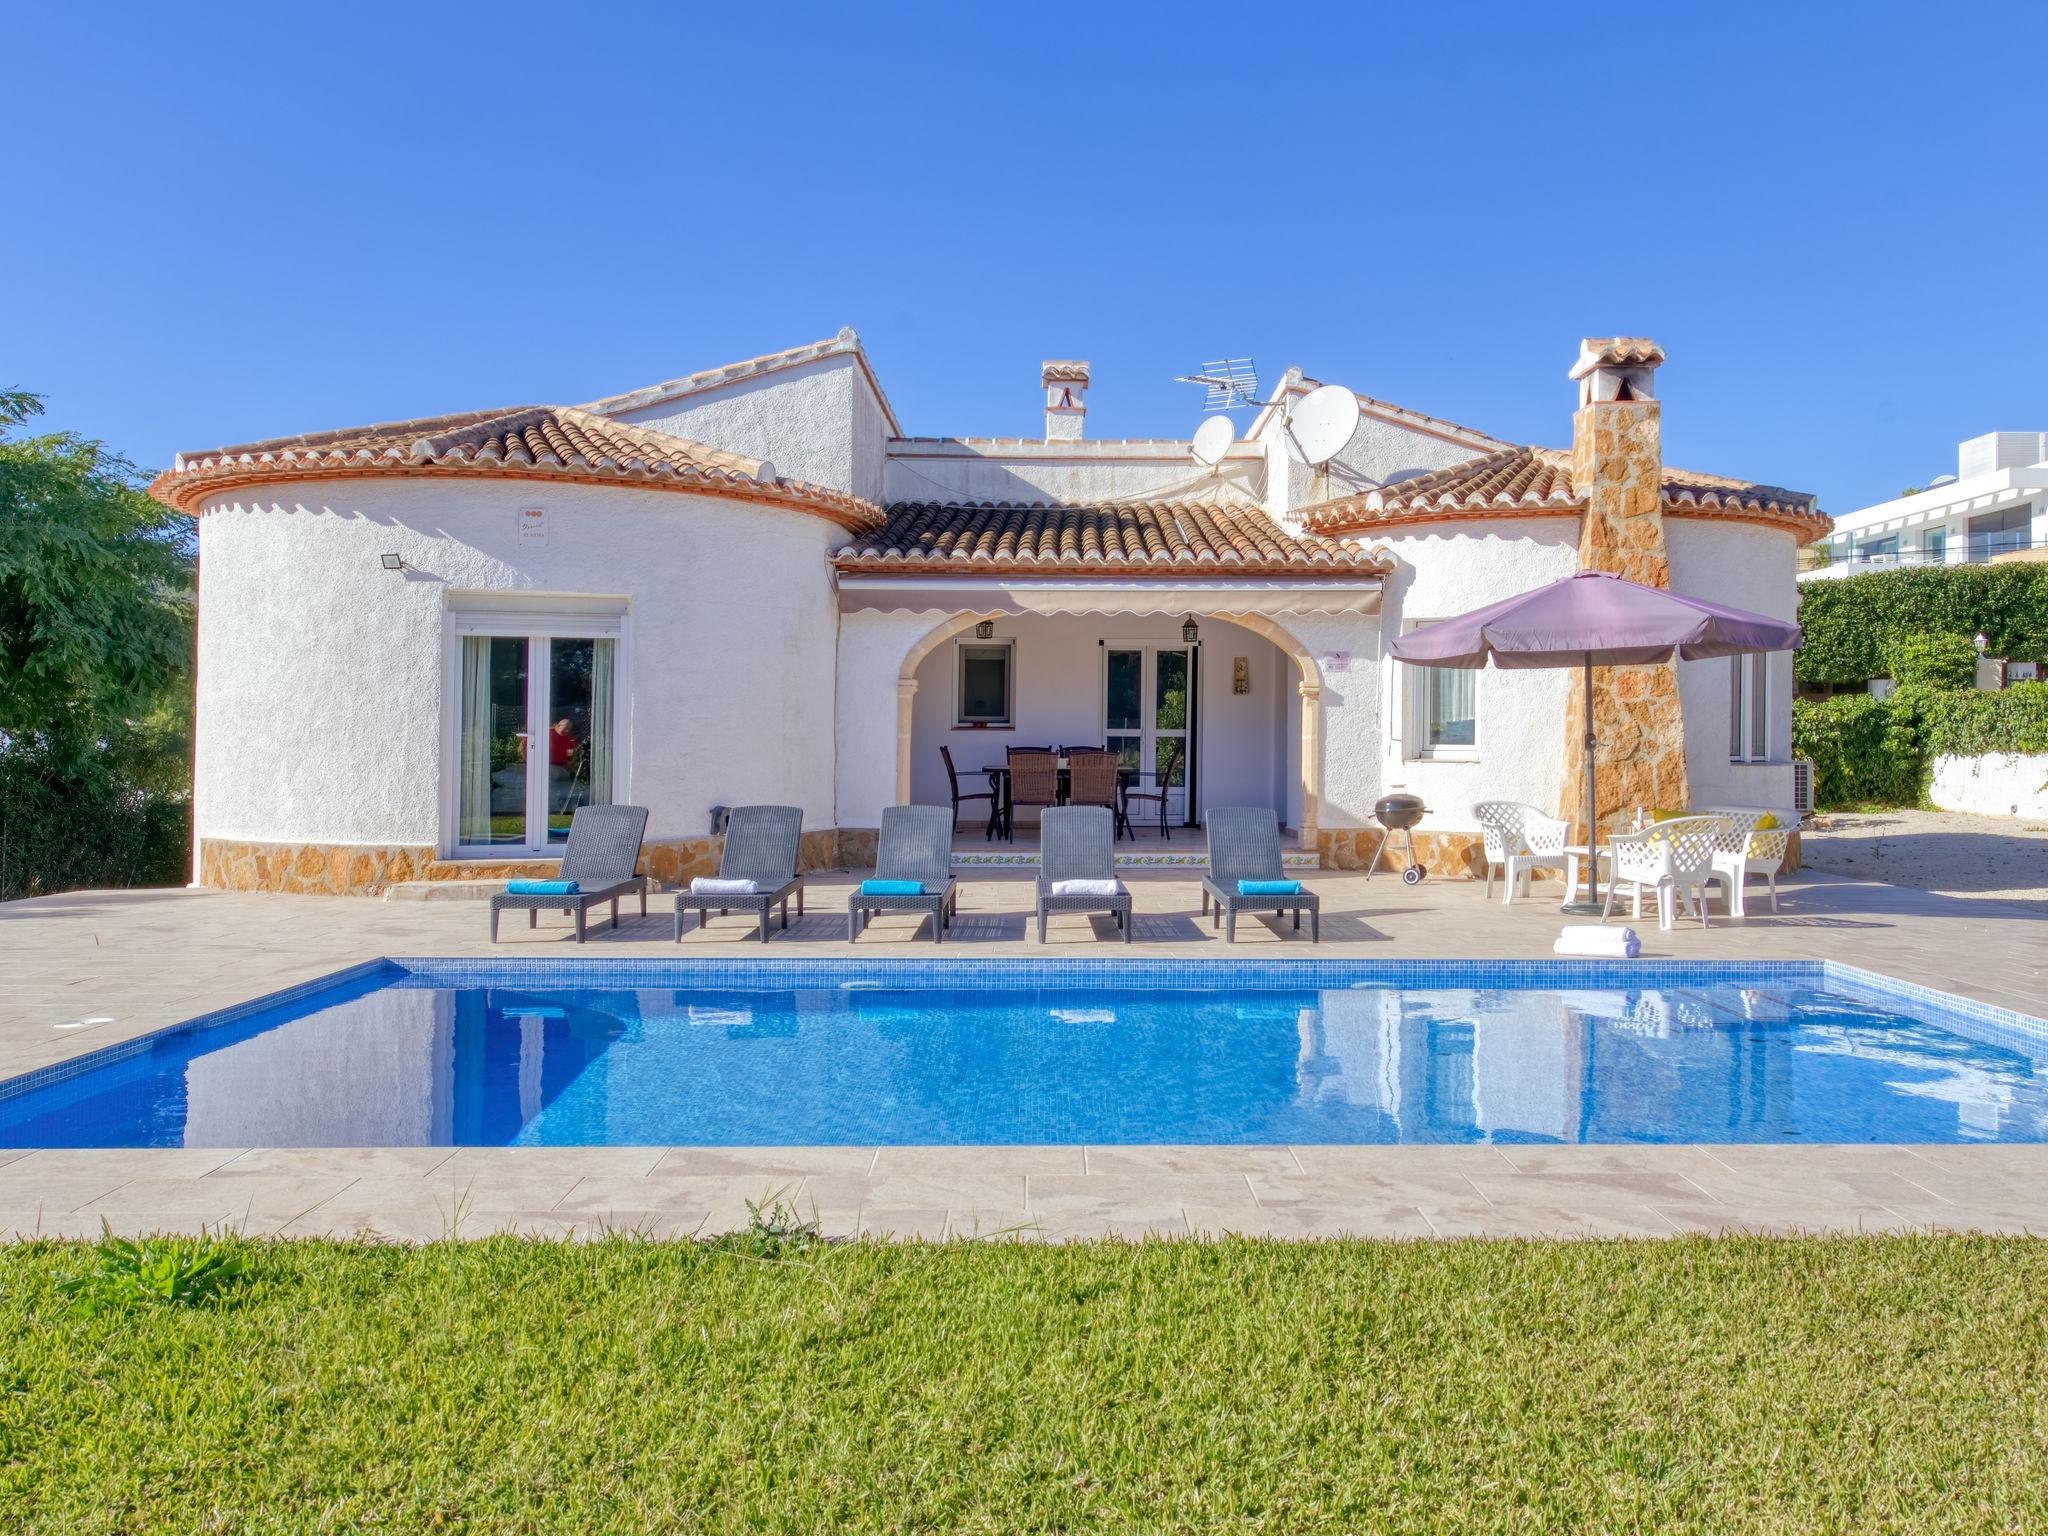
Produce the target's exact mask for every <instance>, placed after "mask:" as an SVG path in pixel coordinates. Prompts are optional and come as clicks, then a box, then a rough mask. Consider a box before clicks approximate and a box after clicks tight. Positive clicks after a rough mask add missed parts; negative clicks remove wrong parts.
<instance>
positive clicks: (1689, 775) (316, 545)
mask: <svg viewBox="0 0 2048 1536" xmlns="http://www.w3.org/2000/svg"><path fill="white" fill-rule="evenodd" d="M1662 361H1663V353H1662V352H1661V350H1659V349H1658V348H1656V347H1655V346H1654V345H1653V344H1651V343H1648V342H1645V341H1641V340H1637V339H1631V338H1615V339H1610V340H1597V341H1592V342H1588V343H1586V344H1584V346H1583V347H1582V348H1581V351H1580V355H1579V358H1578V361H1577V363H1576V365H1575V366H1574V367H1572V369H1571V370H1570V374H1571V377H1572V378H1573V379H1575V380H1576V381H1577V384H1576V389H1577V395H1578V406H1577V409H1576V412H1575V413H1574V414H1573V415H1572V417H1571V422H1570V440H1571V441H1570V447H1569V448H1568V449H1549V448H1536V447H1528V446H1522V445H1517V444H1513V443H1509V442H1504V441H1501V440H1499V439H1497V438H1494V437H1491V436H1488V435H1487V434H1485V433H1483V432H1478V431H1475V430H1473V429H1471V428H1468V427H1463V426H1459V425H1456V424H1455V423H1452V422H1448V421H1443V420H1439V419H1437V418H1435V417H1432V416H1427V415H1423V414H1421V413H1419V412H1416V411H1413V410H1408V409H1405V408H1403V407H1400V406H1395V405H1390V404H1387V403H1385V402H1383V401H1380V400H1375V399H1372V398H1370V397H1367V396H1364V395H1360V396H1358V404H1359V414H1358V426H1357V429H1356V431H1355V432H1354V433H1353V434H1352V436H1351V438H1350V440H1349V442H1347V443H1346V444H1345V445H1344V446H1343V447H1342V448H1341V450H1339V451H1338V452H1337V453H1336V454H1335V456H1334V457H1332V458H1329V459H1328V460H1327V461H1326V462H1325V463H1323V464H1322V465H1320V466H1312V465H1310V464H1308V463H1304V462H1301V458H1300V455H1299V454H1298V453H1297V452H1295V451H1293V450H1291V449H1290V446H1289V438H1290V425H1289V421H1290V413H1291V411H1292V409H1293V407H1294V404H1295V403H1296V402H1297V401H1298V400H1300V399H1301V398H1302V397H1304V396H1305V395H1306V394H1307V393H1308V392H1309V391H1310V390H1311V389H1313V388H1315V387H1316V381H1314V380H1312V379H1308V378H1305V377H1303V376H1302V374H1301V372H1300V370H1298V369H1297V370H1290V371H1289V372H1288V373H1287V374H1286V375H1285V376H1284V377H1283V379H1282V380H1281V382H1280V384H1279V386H1278V389H1277V392H1276V393H1275V397H1274V400H1273V402H1272V403H1271V404H1268V405H1266V406H1264V407H1263V408H1260V409H1258V410H1257V412H1256V413H1255V414H1248V415H1246V416H1244V417H1241V418H1240V420H1239V422H1238V428H1239V433H1240V435H1239V437H1238V439H1237V440H1236V441H1235V443H1234V444H1233V445H1232V446H1231V447H1230V448H1229V449H1228V451H1227V452H1226V453H1224V454H1223V456H1222V457H1221V459H1220V461H1219V462H1217V463H1215V464H1214V465H1213V466H1212V465H1209V464H1205V463H1203V462H1201V461H1199V460H1198V459H1197V458H1196V457H1195V456H1194V455H1193V454H1192V452H1191V444H1190V442H1189V441H1186V440H1178V441H1156V440H1146V441H1125V440H1116V439H1107V440H1105V439H1097V438H1091V437H1089V436H1088V435H1087V434H1086V431H1085V427H1086V421H1087V410H1088V405H1087V392H1088V386H1089V383H1090V370H1089V367H1088V364H1086V363H1084V362H1069V361H1056V362H1048V363H1045V364H1044V365H1043V367H1042V369H1041V370H1040V373H1039V375H1038V378H1037V384H1038V387H1039V388H1040V389H1042V390H1043V392H1044V396H1045V402H1046V404H1045V434H1044V438H1043V439H1042V440H1039V439H1030V440H1022V439H1015V438H986V437H981V438H977V437H944V436H941V437H916V436H911V435H909V434H908V433H907V432H906V431H905V430H904V427H903V426H902V424H901V423H899V421H898V420H897V417H896V414H895V412H894V411H893V410H892V409H891V408H890V405H889V401H888V398H887V396H886V395H885V394H884V392H883V389H882V385H881V382H880V380H879V379H878V377H877V375H876V372H875V370H874V368H873V366H872V364H871V362H870V360H869V358H868V356H867V354H866V352H865V351H864V350H863V348H862V346H861V343H860V340H859V338H858V337H857V336H855V334H854V333H853V332H852V331H851V330H846V331H841V332H840V333H839V335H838V336H836V337H834V338H832V339H830V340H827V341H822V342H818V343H815V344H813V345H809V346H803V347H797V348H794V349H792V350H790V351H786V352H778V353H774V354H771V355H769V356H765V357H757V358H752V359H749V360H747V361H745V362H741V363H735V364H731V365H729V366H726V367H722V368H714V369H710V370H708V371H705V372H699V373H692V374H688V375H686V376H684V377H681V378H676V379H671V380H668V381H666V382H663V383H659V384H654V385H651V386H649V387H647V388H644V389H637V390H633V391H631V392H629V393H625V394H619V395H614V396H611V397H609V398H607V399H603V400H596V401H592V402H589V403H587V404H584V405H579V406H553V405H538V406H520V407H515V408H511V409H496V410H481V411H466V412H461V413H458V414H454V415H447V416H439V417H433V418H428V419H424V420H416V421H405V422H397V423H386V424H381V425H376V426H368V427H360V428H354V429H347V430H341V431H327V432H314V433H308V434H306V435H304V436H300V437H292V438H281V439H274V440H271V441H267V442H258V443H250V444H246V445H243V446H238V447H230V448H220V449H214V450H209V451H206V452H197V453H188V454H183V455H180V456H179V458H178V460H177V462H176V464H175V465H174V466H173V467H172V468H170V469H168V470H166V471H164V472H163V473H162V474H161V475H159V476H158V477H157V479H156V481H155V482H154V484H153V485H152V487H151V489H152V492H153V494H155V495H156V496H157V497H158V498H159V499H161V500H163V501H165V502H167V503H168V504H170V505H172V506H175V507H178V508H180V509H182V510H184V511H185V512H187V513H189V514H190V515H192V516H193V517H194V518H196V519H197V522H198V532H199V551H200V562H199V569H200V586H199V641H198V652H199V655H198V713H197V720H198V740H197V763H196V773H195V843H196V853H195V869H194V878H195V880H197V881H199V882H201V883H204V884H207V885H219V886H229V887H233V888H236V889H271V890H288V891H330V892H345V893H372V892H377V891H380V890H383V889H384V888H386V887H387V886H389V885H392V884H395V883H401V882H407V881H418V880H434V879H454V878H479V877H483V876H487V875H497V874H502V873H506V872H509V871H512V870H516V869H519V868H521V867H522V866H532V865H541V864H544V862H545V861H546V860H547V859H548V858H550V857H551V856H553V855H555V854H558V853H559V850H560V847H561V842H562V839H563V838H564V837H565V835H566V827H567V823H568V817H569V813H570V812H571V811H572V810H573V809H574V808H575V807H576V806H577V805H581V804H586V803H593V802H606V801H618V802H631V803H633V804H638V805H645V806H647V807H648V808H649V810H650V813H651V814H650V820H649V827H648V838H649V842H648V850H647V855H646V861H645V867H646V869H647V870H648V871H649V872H650V873H653V874H655V875H657V876H659V877H661V878H663V879H668V880H675V879H681V878H686V877H687V876H689V875H691V874H694V873H699V872H704V871H706V870H708V869H709V868H710V867H711V866H712V864H713V863H715V842H714V840H713V838H712V837H711V833H712V830H713V827H714V818H715V815H716V810H717V808H719V807H724V806H730V805H735V804H742V803H761V802H769V803H777V804H786V805H795V806H800V807H802V808H803V812H804V823H805V828H806V834H807V835H806V847H805V857H806V860H807V861H808V862H809V863H810V864H811V865H813V866H831V865H849V866H858V865H860V864H861V863H863V862H865V861H866V860H867V859H868V858H869V857H870V856H871V853H872V846H873V836H874V834H873V830H872V829H873V828H874V827H875V826H876V824H877V821H878V819H879V815H880V812H881V810H882V808H883V807H885V806H888V805H891V804H895V803H899V802H906V801H915V802H922V803H936V804H945V803H947V800H948V795H949V782H948V778H947V772H946V763H945V761H944V760H943V759H942V756H941V750H940V749H941V748H945V749H947V750H948V752H949V753H950V756H951V759H952V762H953V764H954V766H955V768H956V770H957V772H958V776H959V780H960V784H959V787H960V789H961V791H962V792H973V791H985V790H987V788H988V781H987V779H986V778H985V777H984V775H983V774H982V772H981V770H983V769H984V768H986V767H991V766H999V765H1001V763H1002V762H1003V760H1004V754H1005V748H1006V747H1007V746H1010V745H1012V744H1022V745H1029V746H1065V745H1078V744H1087V745H1107V746H1109V747H1110V748H1111V749H1113V750H1116V751H1119V752H1120V753H1122V754H1123V756H1124V758H1125V760H1126V761H1127V762H1128V763H1131V764H1133V765H1135V766H1137V767H1139V768H1140V769H1141V771H1143V772H1145V773H1148V774H1151V775H1153V776H1155V777H1156V775H1157V773H1158V770H1159V769H1160V768H1161V767H1162V766H1163V765H1165V764H1166V763H1168V762H1177V764H1178V766H1177V768H1176V770H1175V773H1174V776H1173V782H1172V783H1171V785H1170V786H1169V790H1170V794H1171V802H1170V805H1169V807H1168V811H1169V815H1168V817H1167V820H1168V824H1169V826H1170V827H1171V828H1174V829H1182V828H1188V829H1191V828H1193V827H1196V826H1198V825H1199V822H1200V816H1201V812H1202V810H1203V808H1204V807H1207V806H1217V805H1260V806H1271V807H1272V808H1273V809H1274V810H1276V811H1277V812H1278V813H1279V815H1280V819H1281V821H1282V823H1283V824H1284V825H1285V826H1286V827H1287V828H1288V829H1289V835H1290V838H1291V840H1292V842H1293V843H1294V845H1295V846H1296V847H1297V849H1298V853H1297V855H1296V861H1297V862H1300V863H1304V864H1312V863H1315V862H1318V861H1320V862H1321V863H1322V864H1323V865H1325V866H1329V867H1357V866H1358V865H1359V863H1360V861H1361V860H1362V858H1364V857H1365V856H1366V855H1367V854H1369V852H1370V850H1371V846H1372V843H1373V841H1374V840H1376V835H1377V828H1376V826H1375V825H1374V823H1373V820H1372V810H1373V804H1374V802H1375V801H1376V800H1377V799H1378V798H1379V797H1380V796H1382V795H1384V794H1386V793H1388V792H1390V791H1393V790H1397V789H1400V790H1406V791H1408V792H1411V793H1415V794H1419V795H1421V796H1422V797H1423V798H1424V800H1425V801H1426V802H1427V804H1428V806H1429V807H1430V815H1429V817H1428V818H1427V820H1425V821H1424V823H1423V824H1422V828H1421V831H1422V833H1423V834H1424V836H1423V838H1422V842H1423V844H1424V848H1425V856H1426V858H1427V860H1428V862H1429V863H1430V864H1431V866H1432V867H1433V868H1434V869H1436V870H1437V871H1438V872H1440V873H1454V872H1457V873H1470V872H1473V871H1475V870H1476V869H1477V868H1478V858H1477V849H1476V843H1477V830H1476V829H1477V823H1476V821H1475V820H1474V817H1473V811H1472V807H1473V805H1474V804H1475V803H1476V802H1479V801H1482V800H1492V799H1506V800H1523V801H1529V802H1532V803H1534V804H1537V805H1539V806H1542V807H1544V808H1546V809H1553V810H1554V809H1559V808H1564V809H1566V810H1569V808H1570V807H1571V805H1572V802H1573V799H1574V792H1573V789H1572V785H1571V783H1570V773H1571V771H1572V765H1573V764H1574V763H1575V762H1576V759H1577V753H1578V747H1577V734H1578V727H1577V726H1576V725H1575V724H1574V723H1572V722H1571V720H1570V713H1571V710H1572V708H1573V706H1572V703H1571V701H1572V699H1573V697H1574V694H1575V682H1576V676H1577V674H1575V673H1563V672H1560V673H1545V672H1513V673H1501V672H1485V673H1456V672H1443V671H1427V672H1425V671H1413V672H1411V671H1410V670H1409V669H1406V668H1402V667H1398V666H1396V665H1395V664H1394V663H1393V662H1392V661H1391V660H1390V659H1389V657H1388V655H1387V651H1386V640H1387V637H1389V636H1391V635H1394V634H1397V633H1399V632H1400V631H1401V630H1403V629H1406V628H1412V627H1414V626H1416V625H1420V624H1426V623H1428V622H1430V621H1431V620H1433V619H1437V618H1442V617H1445V616H1448V615H1450V614H1454V613H1459V612H1463V611H1465V610H1467V609H1470V608H1473V607H1476V606H1478V605H1480V604H1483V603H1487V602H1491V601H1494V600H1496V599H1499V598H1502V597H1505V596H1508V595H1510V594H1512V593H1514V592H1517V591H1520V590H1524V589H1526V588H1530V587H1534V586H1538V585H1541V584H1542V583H1545V582H1548V581H1551V580H1553V579H1555V578H1557V577H1560V576H1563V575H1565V574H1567V573H1569V572H1570V571H1572V570H1573V569H1575V568H1577V567H1578V566H1580V565H1581V564H1582V563H1586V564H1597V565H1600V566H1602V567H1603V568H1606V569H1613V570H1617V571H1620V572H1621V573H1622V574H1625V575H1631V576H1633V577H1635V578H1636V579H1639V580H1649V581H1653V582H1658V581H1668V584H1669V585H1670V586H1671V587H1673V588H1675V589H1678V590H1682V591H1686V592H1691V593H1697V594H1699V595H1701V596H1703V597H1707V598H1711V599H1714V600H1716V601H1720V602H1726V603H1733V604H1736V605H1739V606H1741V607H1745V608H1750V609H1754V610H1758V611H1761V612H1764V613H1768V614H1772V615H1776V616H1780V617H1786V618H1789V617H1792V616H1793V614H1794V610H1795V607H1796V599H1797V589H1796V585H1795V568H1796V566H1797V563H1798V551H1799V549H1800V547H1801V546H1803V545H1805V544H1807V543H1810V542H1812V541H1813V540H1815V539H1818V538H1820V537H1822V536H1823V535H1825V534H1826V533H1827V531H1828V526H1829V525H1828V520H1827V519H1826V518H1825V517H1824V516H1822V515H1821V514H1820V513H1818V512H1817V511H1816V510H1815V507H1814V504H1813V500H1812V498H1811V497H1808V496H1805V495H1801V494H1798V493H1795V492H1791V491H1785V490H1780V489H1776V488H1774V487H1770V486H1764V485H1755V484H1751V483H1748V482H1746V481H1741V480H1733V479H1726V478H1722V477H1719V476H1713V475H1705V474H1698V473H1693V472H1688V471H1681V470H1676V469H1672V468H1668V467H1666V466H1665V465H1664V464H1663V462H1662V450H1661V444H1660V431H1659V412H1660V409H1661V407H1660V405H1659V403H1658V401H1657V400H1656V398H1655V393H1656V392H1655V390H1654V388H1653V384H1654V378H1655V370H1656V368H1657V367H1658V365H1659V364H1660V363H1661V362H1662ZM1019 384H1020V387H1026V386H1024V385H1023V381H1022V380H1020V381H1019ZM1563 387H1564V386H1563V380H1562V379H1561V380H1560V395H1562V393H1563ZM1564 415H1565V405H1564V401H1563V400H1562V399H1560V401H1559V417H1560V421H1559V426H1560V434H1559V435H1560V436H1561V437H1562V436H1563V435H1564V434H1563V430H1562V429H1563V427H1564V425H1565V423H1564V420H1563V418H1564ZM949 425H950V424H949ZM1789 662H1790V658H1789V657H1786V656H1772V657H1758V658H1742V659H1740V660H1739V661H1735V662H1731V661H1727V660H1719V661H1710V662H1697V663H1679V664H1678V665H1677V666H1675V667H1665V668H1643V669H1631V671H1635V672H1641V673H1643V674H1644V676H1642V677H1640V678H1633V679H1631V678H1627V677H1623V678H1620V679H1618V680H1617V681H1616V683H1615V686H1614V688H1613V694H1614V696H1615V698H1616V699H1617V700H1618V701H1619V702H1618V703H1617V704H1615V705H1614V706H1613V708H1612V711H1611V712H1609V711H1606V710H1603V711H1601V712H1600V713H1601V716H1602V717H1601V719H1600V721H1599V722H1598V723H1599V724H1600V727H1601V732H1602V751H1603V753H1605V754H1607V761H1608V763H1610V764H1611V765H1612V767H1611V769H1606V768H1603V772H1602V794H1603V806H1602V813H1603V817H1604V816H1605V815H1606V814H1608V813H1609V811H1610V810H1614V809H1618V808H1620V807H1621V806H1623V805H1625V804H1627V803H1629V801H1630V800H1631V799H1632V798H1633V799H1637V800H1647V799H1650V797H1654V803H1657V804H1686V803H1690V801H1689V799H1688V797H1693V798H1695V799H1696V800H1697V801H1698V803H1721V804H1742V805H1759V806H1773V807H1789V806H1790V805H1791V803H1792V786H1791V768H1790V764H1789V756H1790V753H1789V746H1790V742H1789V735H1790V707H1791V694H1792V678H1791V668H1790V665H1789ZM1604 697H1605V696H1604V695H1603V698H1604ZM1631 701H1639V702H1631ZM1610 771H1611V772H1612V774H1613V775H1614V779H1613V782H1612V783H1611V784H1610V783H1609V782H1608V775H1609V772H1610ZM986 812H987V802H985V801H977V802H972V803H971V804H970V805H969V806H968V807H966V808H964V809H963V811H962V817H961V823H960V829H961V837H960V839H959V847H960V849H961V852H962V856H963V857H966V858H969V859H973V858H978V857H984V856H985V857H990V858H997V859H1002V858H1010V857H1029V856H1030V847H1031V842H1030V839H1029V837H1028V835H1023V836H1020V837H1019V838H1018V839H1017V840H1016V841H1015V842H1014V843H1004V842H1002V841H999V840H997V841H990V840H988V839H987V837H986V834H985V831H984V823H985V821H986V819H987V815H986ZM1028 830H1029V829H1028V826H1027V827H1026V828H1025V829H1024V831H1025V832H1026V833H1027V834H1028ZM1124 846H1125V847H1130V846H1132V845H1130V844H1125V845H1124ZM1142 846H1143V847H1144V849H1145V851H1146V852H1147V853H1152V852H1156V851H1159V850H1160V846H1161V845H1160V844H1159V842H1158V833H1157V831H1156V824H1155V830H1153V831H1152V832H1151V833H1150V834H1149V835H1148V836H1147V837H1146V838H1145V839H1144V842H1143V845H1142ZM1167 846H1168V848H1169V849H1170V851H1172V852H1174V853H1183V852H1185V853H1195V852H1198V851H1199V849H1200V847H1201V838H1200V834H1199V832H1195V831H1192V830H1189V831H1186V832H1182V831H1179V830H1175V831H1174V832H1173V837H1172V842H1171V844H1170V845H1167Z"/></svg>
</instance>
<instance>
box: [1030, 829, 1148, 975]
mask: <svg viewBox="0 0 2048 1536" xmlns="http://www.w3.org/2000/svg"><path fill="white" fill-rule="evenodd" d="M1062 880H1116V817H1115V814H1114V813H1113V812H1112V811H1111V810H1110V809H1109V807H1108V806H1106V805H1064V806H1060V807H1057V808H1056V809H1053V810H1049V811H1046V812H1045V813H1044V815H1043V816H1042V817H1041V819H1040V821H1039V826H1038V942H1039V943H1041V944H1043V943H1044V942H1045V920H1046V918H1047V917H1048V916H1050V915H1051V914H1052V913H1054V912H1107V913H1109V914H1110V915H1111V916H1112V917H1114V918H1115V919H1116V923H1117V926H1118V927H1119V928H1121V929H1123V931H1124V942H1125V943H1126V944H1128V943H1130V942H1131V893H1130V892H1129V891H1128V890H1126V889H1125V888H1124V884H1123V882H1122V881H1121V880H1117V881H1116V894H1115V895H1114V896H1055V895H1054V894H1053V889H1052V888H1053V886H1054V885H1056V884H1058V883H1059V882H1060V881H1062Z"/></svg>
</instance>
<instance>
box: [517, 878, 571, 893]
mask: <svg viewBox="0 0 2048 1536" xmlns="http://www.w3.org/2000/svg"><path fill="white" fill-rule="evenodd" d="M505 889H506V891H507V892H509V893H510V894H512V895H514V896H574V895H575V894H576V882H575V881H574V880H514V881H513V882H512V883H511V884H509V885H507V886H506V887H505Z"/></svg>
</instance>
